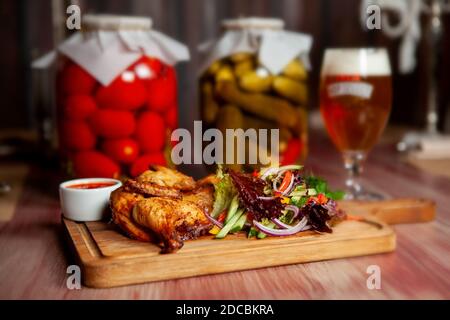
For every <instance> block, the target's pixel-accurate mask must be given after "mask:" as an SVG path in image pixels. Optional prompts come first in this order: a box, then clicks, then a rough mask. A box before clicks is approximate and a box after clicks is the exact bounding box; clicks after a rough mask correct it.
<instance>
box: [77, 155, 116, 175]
mask: <svg viewBox="0 0 450 320" xmlns="http://www.w3.org/2000/svg"><path fill="white" fill-rule="evenodd" d="M73 168H74V172H75V175H76V176H77V177H79V178H89V177H96V178H97V177H98V178H117V177H119V175H120V168H119V166H118V165H117V164H116V163H115V162H114V161H112V160H111V159H110V158H108V157H107V156H105V155H104V154H102V153H100V152H97V151H82V152H78V153H76V154H75V155H74V157H73Z"/></svg>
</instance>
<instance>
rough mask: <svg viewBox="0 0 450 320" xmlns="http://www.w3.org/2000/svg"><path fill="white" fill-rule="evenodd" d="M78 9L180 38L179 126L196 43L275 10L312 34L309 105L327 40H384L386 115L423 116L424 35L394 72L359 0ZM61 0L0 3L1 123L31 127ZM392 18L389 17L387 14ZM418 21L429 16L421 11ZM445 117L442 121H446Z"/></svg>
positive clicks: (446, 43)
mask: <svg viewBox="0 0 450 320" xmlns="http://www.w3.org/2000/svg"><path fill="white" fill-rule="evenodd" d="M72 3H75V4H79V5H80V7H81V10H82V14H83V13H87V12H95V13H115V14H124V15H140V16H150V17H152V18H153V24H154V28H155V29H158V30H160V31H162V32H164V33H166V34H168V35H169V36H171V37H173V38H175V39H178V40H179V41H181V42H184V43H186V44H187V45H188V46H189V48H190V50H191V56H192V59H191V61H190V62H188V63H183V64H180V65H178V66H177V69H178V72H179V79H180V80H179V91H180V115H181V116H180V119H181V123H180V124H181V126H184V127H190V125H191V123H192V120H193V119H196V118H198V113H197V108H196V87H197V78H196V77H197V68H198V65H199V56H198V54H197V50H196V48H197V45H198V44H199V43H201V42H203V41H205V40H208V39H211V38H214V37H217V36H218V35H219V34H220V21H221V20H222V19H224V18H234V17H239V16H267V17H279V18H282V19H283V20H284V21H285V23H286V29H288V30H293V31H301V32H305V33H310V34H312V35H313V37H314V44H313V50H312V52H311V60H312V65H313V71H312V75H311V79H310V85H311V90H312V91H311V97H312V99H311V101H310V107H311V108H317V94H316V92H317V83H318V73H319V70H320V63H321V60H322V55H323V52H324V49H325V48H327V47H355V46H386V47H388V48H389V53H390V58H391V63H392V67H393V70H394V71H395V73H394V75H393V76H394V82H393V83H394V101H393V109H392V115H391V123H396V124H406V125H411V126H416V127H420V126H422V125H423V124H424V117H425V107H426V103H425V101H426V100H425V99H426V85H427V84H426V81H425V79H426V77H425V70H426V59H427V57H428V53H427V50H426V47H425V42H424V41H421V44H420V46H419V48H418V50H417V55H418V61H419V63H418V66H417V68H416V70H415V71H414V72H413V73H412V74H409V75H399V74H398V72H397V51H398V46H399V42H400V41H399V40H391V39H388V38H387V37H386V36H385V35H383V34H382V32H381V31H379V30H373V31H370V32H366V31H364V30H363V29H362V28H361V24H360V17H359V14H360V1H359V0H317V1H311V0H309V1H308V0H229V1H225V0H222V1H221V0H148V1H145V0H132V1H130V0H108V1H106V0H80V1H72ZM68 4H70V1H63V0H53V1H52V0H39V1H32V0H28V1H27V0H19V1H17V0H2V1H1V4H0V24H1V26H0V39H2V50H0V63H1V76H0V88H1V92H2V97H5V99H3V100H2V104H1V107H0V128H2V129H4V128H29V129H30V128H31V129H32V128H34V127H35V126H36V103H34V101H35V100H34V99H33V97H32V93H33V90H32V84H33V81H32V78H33V77H32V73H31V70H30V62H31V60H32V59H34V58H36V57H39V56H40V55H42V54H44V53H46V52H47V51H49V50H51V49H52V48H53V47H54V45H55V43H57V42H58V41H59V40H58V38H63V37H64V33H65V32H66V31H65V28H64V26H65V19H66V17H67V15H66V13H65V9H66V7H67V5H68ZM392 19H394V20H393V21H395V17H392ZM422 20H423V23H426V22H427V18H426V17H425V16H424V17H423V19H422ZM449 27H450V15H447V16H446V17H445V18H444V28H445V35H444V39H443V42H442V47H441V48H436V50H439V51H440V52H441V59H440V61H439V74H438V78H439V88H440V96H439V107H440V115H441V121H440V128H441V129H443V128H444V127H446V128H448V127H449V126H450V124H449V123H448V122H449V121H448V120H447V121H445V118H447V119H448V118H449V115H448V113H449V112H447V111H448V109H449V105H450V104H449V96H450V75H449V71H450V29H449ZM445 122H447V123H445Z"/></svg>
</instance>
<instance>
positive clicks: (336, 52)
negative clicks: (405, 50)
mask: <svg viewBox="0 0 450 320" xmlns="http://www.w3.org/2000/svg"><path fill="white" fill-rule="evenodd" d="M390 74H391V66H390V64H389V57H388V54H387V52H386V50H385V49H376V48H374V49H370V48H368V49H327V50H326V51H325V55H324V58H323V62H322V71H321V75H322V76H325V75H362V76H389V75H390Z"/></svg>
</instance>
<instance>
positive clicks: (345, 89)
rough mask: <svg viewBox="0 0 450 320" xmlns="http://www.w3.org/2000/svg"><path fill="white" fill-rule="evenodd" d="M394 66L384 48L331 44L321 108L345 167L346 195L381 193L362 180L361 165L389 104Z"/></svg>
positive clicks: (360, 196)
mask: <svg viewBox="0 0 450 320" xmlns="http://www.w3.org/2000/svg"><path fill="white" fill-rule="evenodd" d="M391 100H392V85H391V67H390V63H389V57H388V54H387V51H386V49H383V48H355V49H327V50H326V51H325V55H324V58H323V62H322V70H321V76H320V112H321V114H322V117H323V119H324V122H325V126H326V129H327V131H328V134H329V136H330V138H331V140H332V141H333V143H334V144H335V146H336V147H337V149H338V150H339V151H340V152H341V154H342V157H343V160H344V166H345V169H346V170H347V179H346V183H345V184H346V188H347V192H346V198H347V199H371V200H374V199H380V198H382V196H381V195H379V194H376V193H373V192H368V191H367V190H365V189H364V188H363V187H362V186H361V183H360V182H359V176H360V173H361V171H362V165H363V163H364V160H365V159H366V156H367V153H368V152H369V151H370V150H371V149H372V147H373V146H374V145H375V143H376V142H377V141H378V139H379V138H380V135H381V133H382V132H383V130H384V128H385V126H386V123H387V120H388V118H389V113H390V110H391V103H392V102H391Z"/></svg>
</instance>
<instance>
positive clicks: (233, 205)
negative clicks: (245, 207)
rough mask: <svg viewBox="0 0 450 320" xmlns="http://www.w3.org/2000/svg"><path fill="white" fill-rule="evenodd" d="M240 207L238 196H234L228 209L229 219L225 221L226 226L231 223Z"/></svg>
mask: <svg viewBox="0 0 450 320" xmlns="http://www.w3.org/2000/svg"><path fill="white" fill-rule="evenodd" d="M238 207H239V199H238V197H237V196H234V197H233V199H232V200H231V203H230V206H229V207H228V213H227V218H226V219H225V224H227V223H228V222H230V220H231V219H232V218H233V216H234V214H235V213H236V211H237V210H238Z"/></svg>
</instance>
